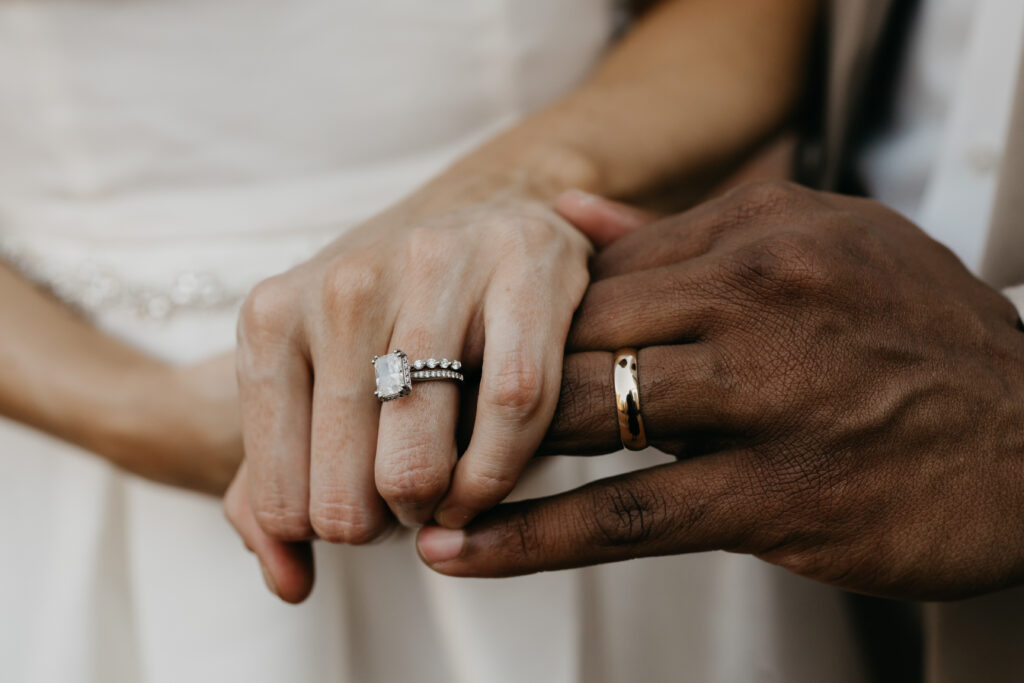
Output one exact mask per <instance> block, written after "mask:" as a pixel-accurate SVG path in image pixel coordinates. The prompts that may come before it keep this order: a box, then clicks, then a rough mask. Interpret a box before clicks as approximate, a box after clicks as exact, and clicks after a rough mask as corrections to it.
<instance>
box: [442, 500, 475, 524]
mask: <svg viewBox="0 0 1024 683" xmlns="http://www.w3.org/2000/svg"><path fill="white" fill-rule="evenodd" d="M475 515H476V513H474V512H473V511H472V510H468V509H466V508H463V507H458V506H457V505H453V506H452V507H450V508H443V509H441V510H438V511H437V514H436V515H434V517H435V518H436V519H437V523H438V524H440V525H441V526H444V527H448V528H449V529H461V528H462V527H464V526H466V525H467V524H469V520H471V519H473V517H474V516H475Z"/></svg>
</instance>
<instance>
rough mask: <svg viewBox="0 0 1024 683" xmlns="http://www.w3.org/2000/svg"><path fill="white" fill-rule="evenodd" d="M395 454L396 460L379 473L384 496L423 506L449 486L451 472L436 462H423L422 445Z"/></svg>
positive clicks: (439, 496)
mask: <svg viewBox="0 0 1024 683" xmlns="http://www.w3.org/2000/svg"><path fill="white" fill-rule="evenodd" d="M406 453H409V454H408V455H406ZM394 454H395V455H396V456H397V457H396V458H395V459H394V462H395V463H396V464H395V465H394V466H391V467H389V468H387V469H386V470H385V471H383V472H380V473H379V474H378V476H377V492H378V493H380V495H381V497H382V498H384V500H386V501H388V502H389V503H397V504H407V505H413V506H417V507H419V506H425V505H430V504H432V503H434V502H435V501H437V500H438V499H440V498H441V496H443V495H444V494H445V492H446V491H447V490H448V483H449V481H450V476H451V475H450V473H449V472H448V471H447V470H443V469H442V468H440V467H438V466H437V464H436V463H431V462H423V461H424V458H423V457H422V450H421V449H420V448H418V447H416V448H414V449H409V448H406V449H399V450H398V451H397V452H395V453H394Z"/></svg>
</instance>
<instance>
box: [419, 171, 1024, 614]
mask: <svg viewBox="0 0 1024 683" xmlns="http://www.w3.org/2000/svg"><path fill="white" fill-rule="evenodd" d="M559 208H560V210H561V212H562V214H563V215H564V216H565V217H566V218H568V219H570V220H572V221H574V222H575V223H576V224H577V225H578V226H579V227H580V228H581V229H582V230H584V231H585V232H588V231H592V230H596V231H599V232H600V233H601V234H603V235H605V236H606V238H610V237H614V236H615V235H616V234H622V235H625V236H624V237H622V238H621V239H620V240H618V241H617V242H615V243H614V244H612V245H611V246H610V247H608V248H607V249H605V250H603V251H602V252H601V253H600V254H599V255H598V256H597V257H596V259H595V261H594V265H593V277H594V282H593V283H592V284H591V286H590V289H589V290H588V292H587V295H586V297H585V298H584V301H583V303H582V305H581V307H580V309H579V312H578V315H577V317H576V319H575V321H574V324H573V328H572V331H571V332H570V335H569V351H570V353H569V354H568V355H567V356H566V359H565V373H564V375H563V386H562V397H561V399H560V403H559V409H558V412H557V414H556V416H555V419H554V421H553V423H552V427H551V430H550V431H549V433H548V435H547V439H546V441H547V443H546V445H545V447H544V449H543V450H552V451H556V452H570V453H571V452H575V453H584V454H585V453H595V452H606V451H610V450H613V449H615V447H616V445H617V438H618V435H617V427H616V421H615V411H614V403H613V402H612V396H613V391H612V387H611V372H610V367H611V364H612V351H611V350H613V349H616V348H620V347H625V346H633V347H638V348H639V349H640V352H639V371H640V385H641V386H640V392H641V403H642V407H643V411H644V414H645V418H646V427H647V434H648V438H649V439H650V440H651V443H652V444H653V445H654V446H656V447H658V448H659V449H661V450H664V451H666V452H668V453H672V454H675V455H676V456H677V457H678V458H679V461H678V462H676V463H673V464H669V465H664V466H660V467H655V468H652V469H648V470H643V471H640V472H636V473H632V474H628V475H625V476H621V477H616V478H613V479H607V480H601V481H597V482H594V483H592V484H590V485H588V486H585V487H583V488H581V489H577V490H575V491H570V492H568V493H565V494H561V495H556V496H553V497H549V498H545V499H540V500H534V501H525V502H521V503H514V504H508V505H501V506H499V507H498V508H496V509H495V510H493V511H491V512H489V513H486V514H485V515H483V516H481V517H480V518H479V519H477V520H476V521H475V522H474V523H473V524H471V525H470V526H469V527H468V528H467V529H465V530H451V529H443V528H440V527H429V528H426V529H424V530H422V531H421V533H420V536H419V540H418V546H419V550H420V554H421V556H422V557H423V559H424V561H425V562H427V563H428V564H429V565H430V566H431V567H433V568H434V569H436V570H437V571H439V572H442V573H445V574H450V575H453V576H509V575H517V574H527V573H531V572H536V571H542V570H551V569H562V568H567V567H578V566H583V565H590V564H597V563H602V562H613V561H617V560H625V559H630V558H635V557H642V556H649V555H668V554H677V553H687V552H697V551H706V550H713V549H724V550H729V551H732V552H742V553H749V554H752V555H755V556H757V557H760V558H761V559H764V560H766V561H768V562H771V563H774V564H778V565H780V566H782V567H785V568H787V569H790V570H791V571H793V572H796V573H798V574H801V575H803V576H806V577H809V578H812V579H816V580H818V581H822V582H825V583H828V584H831V585H834V586H837V587H840V588H843V589H847V590H852V591H857V592H863V593H868V594H873V595H878V596H883V597H890V598H902V599H952V598H960V597H966V596H970V595H976V594H979V593H984V592H988V591H993V590H997V589H1000V588H1004V587H1007V586H1012V585H1018V584H1020V583H1021V582H1022V581H1024V552H1022V551H1021V548H1024V529H1022V527H1021V525H1020V523H1019V521H1018V520H1019V511H1020V510H1021V506H1022V505H1024V493H1022V487H1021V485H1020V482H1021V481H1022V480H1024V431H1022V430H1021V428H1020V425H1021V424H1024V380H1022V378H1024V325H1022V324H1021V322H1020V319H1019V318H1018V314H1017V311H1016V309H1015V308H1014V306H1013V305H1012V304H1011V303H1010V302H1009V301H1008V300H1007V299H1006V298H1005V297H1003V296H1002V295H1001V294H1000V293H999V292H997V291H995V290H993V289H991V288H990V287H988V286H987V285H985V284H984V283H982V282H981V281H980V280H978V279H977V278H975V277H974V276H973V275H971V274H970V273H969V272H968V270H967V269H966V268H965V267H964V266H963V265H962V264H961V263H960V262H959V261H958V260H957V258H956V257H955V256H954V255H953V254H952V253H951V252H950V251H949V250H948V249H946V248H945V247H943V246H941V245H939V244H938V243H936V242H934V241H933V240H931V239H930V238H929V237H927V236H926V235H925V234H924V233H923V232H922V231H921V230H920V229H919V228H917V227H916V226H914V225H912V224H911V223H910V222H908V221H907V220H906V219H904V218H902V217H901V216H899V215H897V214H896V213H894V212H892V211H890V210H889V209H887V208H885V207H884V206H882V205H880V204H878V203H876V202H872V201H869V200H865V199H858V198H851V197H842V196H839V195H832V194H827V193H821V192H814V191H811V190H807V189H804V188H799V187H797V186H794V185H789V184H782V183H774V184H758V185H749V186H745V187H743V188H741V189H739V190H737V191H734V192H732V193H730V194H728V195H726V196H724V197H722V198H719V199H717V200H714V201H711V202H708V203H707V204H704V205H702V206H700V207H698V208H696V209H694V210H692V211H690V212H687V213H685V214H681V215H678V216H672V217H669V218H666V219H663V220H659V221H656V222H653V223H651V224H650V225H647V226H646V227H641V228H637V227H636V226H637V225H640V224H643V223H644V222H646V221H647V220H648V218H647V217H645V216H644V215H643V214H640V213H637V212H634V211H632V210H630V209H628V208H626V207H622V206H619V205H615V204H611V203H607V202H604V201H603V200H587V201H580V199H579V197H578V196H575V195H569V196H566V197H563V198H562V199H561V200H560V201H559Z"/></svg>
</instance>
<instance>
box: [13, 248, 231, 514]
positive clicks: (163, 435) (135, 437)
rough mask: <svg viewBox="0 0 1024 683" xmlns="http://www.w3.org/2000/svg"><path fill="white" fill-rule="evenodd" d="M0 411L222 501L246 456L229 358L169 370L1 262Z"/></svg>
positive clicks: (125, 466)
mask: <svg viewBox="0 0 1024 683" xmlns="http://www.w3.org/2000/svg"><path fill="white" fill-rule="evenodd" d="M0 301H2V302H3V305H2V307H0V321H2V322H0V327H2V328H3V329H4V330H15V331H16V333H13V334H12V333H4V334H2V335H0V367H3V368H4V371H3V372H2V373H0V415H3V416H5V417H8V418H10V419H13V420H16V421H19V422H22V423H24V424H26V425H29V426H31V427H35V428H36V429H39V430H41V431H44V432H47V433H49V434H52V435H53V436H56V437H58V438H61V439H64V440H66V441H68V442H70V443H73V444H75V445H78V446H80V447H82V448H84V449H86V450H88V451H92V452H94V453H96V454H98V455H99V456H101V457H103V458H105V459H107V460H109V461H110V462H112V463H113V464H115V465H117V466H119V467H121V468H123V469H125V470H127V471H129V472H132V473H135V474H138V475H140V476H143V477H146V478H149V479H152V480H154V481H159V482H162V483H165V484H170V485H173V486H180V487H183V488H187V489H192V490H195V491H201V492H203V493H209V494H213V495H220V494H222V493H223V492H224V490H225V489H226V488H227V486H228V484H229V483H230V481H231V478H232V477H233V476H234V473H235V471H236V470H237V468H238V464H239V462H241V459H242V434H241V423H240V420H239V415H238V392H237V389H236V384H235V382H234V377H233V374H234V354H233V353H227V354H224V355H222V356H219V357H215V358H211V359H208V360H206V361H203V362H201V363H198V364H194V365H189V366H172V365H170V364H167V363H164V362H161V361H159V360H157V359H154V358H152V357H150V356H147V355H145V354H143V353H140V352H139V351H137V350H135V349H133V348H131V347H129V346H128V345H126V344H123V343H121V342H120V341H118V340H116V339H114V338H113V337H111V336H109V335H107V334H105V333H103V332H101V331H100V330H97V329H96V328H95V327H93V326H92V325H90V324H89V323H88V321H86V320H84V319H83V318H81V317H80V316H78V315H76V314H75V313H74V312H72V311H71V310H69V309H68V308H67V307H66V306H64V305H63V304H61V303H60V302H58V301H56V300H55V299H54V298H53V297H51V296H50V295H49V294H47V293H46V292H44V291H43V290H41V289H39V288H37V287H35V286H34V285H32V284H31V283H30V282H28V281H27V280H25V279H24V278H22V277H21V276H20V275H19V274H18V273H16V272H15V271H13V270H12V269H10V268H9V267H7V266H5V265H4V264H2V263H0Z"/></svg>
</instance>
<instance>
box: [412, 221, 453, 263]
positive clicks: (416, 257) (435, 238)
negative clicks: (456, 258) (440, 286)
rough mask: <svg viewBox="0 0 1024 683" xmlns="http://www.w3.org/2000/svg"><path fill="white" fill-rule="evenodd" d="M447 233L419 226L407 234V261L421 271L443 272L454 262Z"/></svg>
mask: <svg viewBox="0 0 1024 683" xmlns="http://www.w3.org/2000/svg"><path fill="white" fill-rule="evenodd" d="M445 232H446V231H443V230H438V229H436V228H432V227H427V226H417V227H415V228H412V229H411V230H409V232H408V233H407V234H406V238H405V245H406V260H407V262H408V263H409V264H410V265H411V266H412V267H414V268H417V269H418V270H421V271H428V272H434V271H438V270H443V268H444V266H445V264H447V263H449V262H450V261H451V260H452V249H451V239H450V238H449V236H448V235H445V234H444V233H445Z"/></svg>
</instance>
